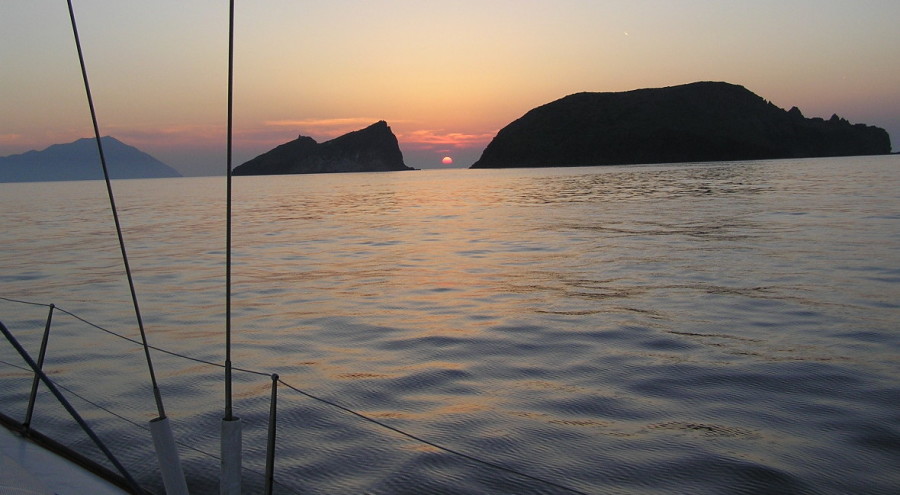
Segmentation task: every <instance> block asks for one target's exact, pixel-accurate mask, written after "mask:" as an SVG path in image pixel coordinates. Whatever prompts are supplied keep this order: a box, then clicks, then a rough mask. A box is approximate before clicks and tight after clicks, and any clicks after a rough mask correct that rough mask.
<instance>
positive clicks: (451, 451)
mask: <svg viewBox="0 0 900 495" xmlns="http://www.w3.org/2000/svg"><path fill="white" fill-rule="evenodd" d="M0 300H5V301H9V302H15V303H22V304H31V305H36V306H49V305H48V304H43V303H33V302H28V301H21V300H17V299H11V298H7V297H3V296H0ZM55 307H56V310H57V311H59V312H61V313H65V314H67V315H69V316H71V317H73V318H75V319H77V320H80V321H81V322H83V323H85V324H87V325H90V326H92V327H94V328H96V329H98V330H100V331H102V332H105V333H108V334H110V335H112V336H114V337H118V338H120V339H123V340H127V341H129V342H132V343H134V344H138V345H140V342H137V341H136V340H134V339H131V338H129V337H126V336H124V335H121V334H118V333H116V332H113V331H112V330H108V329H106V328H103V327H102V326H100V325H97V324H96V323H92V322H90V321H88V320H85V319H84V318H82V317H80V316H78V315H76V314H75V313H72V312H70V311H67V310H65V309H63V308H60V307H59V306H55ZM150 348H151V349H153V350H155V351H159V352H162V353H165V354H168V355H170V356H175V357H180V358H182V359H187V360H189V361H194V362H197V363H202V364H206V365H209V366H215V367H219V368H223V367H224V366H223V365H222V364H220V363H214V362H211V361H206V360H203V359H198V358H193V357H190V356H186V355H184V354H179V353H177V352H172V351H168V350H165V349H161V348H159V347H154V346H150ZM233 369H234V370H236V371H241V372H244V373H250V374H254V375H260V376H265V377H271V373H264V372H262V371H256V370H251V369H245V368H233ZM278 382H279V383H281V384H282V385H284V386H285V387H287V388H289V389H291V390H293V391H294V392H296V393H298V394H300V395H303V396H305V397H307V398H309V399H312V400H314V401H317V402H320V403H322V404H325V405H327V406H330V407H333V408H335V409H338V410H341V411H344V412H346V413H348V414H351V415H353V416H356V417H358V418H360V419H362V420H364V421H368V422H370V423H372V424H374V425H376V426H379V427H381V428H384V429H386V430H390V431H393V432H395V433H397V434H399V435H402V436H404V437H406V438H409V439H411V440H415V441H417V442H420V443H423V444H425V445H428V446H431V447H434V448H435V449H438V450H440V451H442V452H445V453H447V454H451V455H454V456H457V457H460V458H463V459H466V460H468V461H471V462H474V463H476V464H481V465H482V466H486V467H489V468H491V469H496V470H498V471H503V472H506V473H509V474H513V475H516V476H520V477H522V478H525V479H529V480H532V481H537V482H539V483H542V484H545V485H547V486H552V487H555V488H559V489H561V490H564V491H567V492H570V493H577V494H580V495H587V493H586V492H583V491H580V490H576V489H574V488H571V487H568V486H565V485H562V484H559V483H556V482H554V481H550V480H546V479H543V478H539V477H537V476H532V475H530V474H528V473H523V472H522V471H518V470H515V469H512V468H509V467H506V466H503V465H501V464H497V463H494V462H491V461H486V460H484V459H481V458H478V457H475V456H473V455H470V454H466V453H464V452H460V451H458V450H454V449H451V448H449V447H444V446H443V445H440V444H437V443H434V442H432V441H430V440H426V439H424V438H422V437H419V436H417V435H414V434H412V433H407V432H405V431H403V430H401V429H399V428H397V427H394V426H391V425H389V424H387V423H383V422H381V421H378V420H377V419H374V418H370V417H369V416H366V415H365V414H362V413H360V412H357V411H354V410H353V409H350V408H349V407H345V406H342V405H340V404H338V403H337V402H334V401H331V400H328V399H323V398H321V397H318V396H316V395H313V394H311V393H309V392H305V391H303V390H301V389H299V388H297V387H295V386H293V385H291V384H290V383H287V382H285V381H284V380H282V379H280V378H279V379H278ZM182 445H183V444H182ZM191 448H193V447H191ZM194 450H198V451H200V450H199V449H194ZM200 452H202V451H200ZM204 453H205V452H204ZM207 455H212V454H207Z"/></svg>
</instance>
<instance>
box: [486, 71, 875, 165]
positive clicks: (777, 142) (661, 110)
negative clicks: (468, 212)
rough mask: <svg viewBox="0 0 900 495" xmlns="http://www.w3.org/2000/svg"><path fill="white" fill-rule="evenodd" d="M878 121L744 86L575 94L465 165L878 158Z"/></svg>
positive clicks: (516, 126) (522, 122) (536, 112)
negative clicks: (810, 113) (781, 101)
mask: <svg viewBox="0 0 900 495" xmlns="http://www.w3.org/2000/svg"><path fill="white" fill-rule="evenodd" d="M890 152H891V141H890V137H889V136H888V133H887V132H886V131H885V130H884V129H881V128H878V127H873V126H867V125H864V124H851V123H850V122H848V121H847V120H845V119H842V118H840V117H838V116H837V115H833V116H832V117H831V118H830V119H829V120H824V119H821V118H809V119H808V118H806V117H804V116H803V114H802V113H801V112H800V110H799V109H798V108H797V107H793V108H791V109H790V110H789V111H785V110H784V109H781V108H779V107H777V106H775V105H774V104H772V103H770V102H768V101H766V100H764V99H763V98H761V97H759V96H757V95H756V94H754V93H752V92H751V91H749V90H747V89H745V88H744V87H742V86H737V85H734V84H728V83H724V82H697V83H692V84H685V85H681V86H671V87H666V88H655V89H638V90H634V91H626V92H620V93H577V94H573V95H569V96H566V97H564V98H562V99H559V100H557V101H554V102H552V103H548V104H546V105H543V106H540V107H537V108H535V109H533V110H531V111H529V112H528V113H526V114H525V115H524V116H522V117H521V118H519V119H518V120H516V121H514V122H512V123H511V124H509V125H507V126H506V127H504V128H503V129H501V130H500V132H499V133H497V135H496V136H495V137H494V139H493V140H492V141H491V142H490V144H488V146H487V148H486V149H485V150H484V152H483V153H482V155H481V158H480V159H479V160H478V161H477V162H475V164H474V165H472V167H471V168H506V167H552V166H583V165H618V164H638V163H679V162H694V161H723V160H756V159H776V158H804V157H825V156H851V155H878V154H887V153H890Z"/></svg>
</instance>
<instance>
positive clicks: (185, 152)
mask: <svg viewBox="0 0 900 495" xmlns="http://www.w3.org/2000/svg"><path fill="white" fill-rule="evenodd" d="M74 4H75V12H76V16H77V19H78V23H79V31H80V34H81V38H82V43H83V48H84V50H85V56H86V62H87V66H88V71H89V74H90V78H91V85H92V89H93V91H94V99H95V103H96V107H97V112H98V117H99V121H100V128H101V132H102V133H103V134H104V135H112V136H115V137H117V138H118V139H120V140H122V141H124V142H125V143H127V144H130V145H133V146H136V147H138V148H140V149H142V150H144V151H147V152H149V153H150V154H152V155H154V156H155V157H157V158H159V159H161V160H162V161H164V162H166V163H168V164H169V165H172V166H173V167H175V168H176V169H178V170H179V171H181V172H182V173H184V174H185V175H210V174H223V173H224V170H225V122H226V120H225V119H226V113H225V112H226V68H227V16H228V1H227V0H190V1H183V0H152V1H150V0H140V1H139V0H115V1H112V0H75V1H74ZM898 21H900V1H897V0H855V1H850V0H773V1H769V0H752V1H747V0H742V1H725V0H705V1H701V0H678V1H673V0H667V1H662V0H660V1H651V0H627V1H624V0H623V1H618V0H610V1H600V0H553V1H549V0H548V1H529V0H516V1H512V0H509V1H505V0H504V1H494V0H478V1H469V0H453V1H443V2H438V1H428V0H418V1H405V0H403V1H401V0H397V1H350V0H329V1H327V2H326V1H322V2H312V1H301V0H260V1H257V0H254V1H250V0H238V1H237V8H236V27H235V32H236V49H235V100H234V103H235V114H234V115H235V157H234V164H235V165H238V164H240V163H243V162H244V161H246V160H248V159H250V158H252V157H254V156H256V155H258V154H260V153H263V152H265V151H268V150H269V149H271V148H273V147H274V146H276V145H278V144H281V143H284V142H287V141H290V140H292V139H295V138H296V137H297V135H298V134H303V135H308V136H312V137H313V138H315V139H316V140H317V141H320V142H321V141H325V140H327V139H331V138H332V137H336V136H338V135H340V134H343V133H345V132H348V131H351V130H356V129H360V128H362V127H365V126H367V125H369V124H372V123H374V122H376V121H378V120H386V121H387V122H388V124H389V125H390V126H391V128H392V129H393V131H394V133H395V134H396V135H397V137H398V139H399V141H400V147H401V149H402V150H403V153H404V158H405V161H406V164H407V165H409V166H412V167H416V168H439V167H446V166H447V165H443V164H442V163H441V159H442V158H443V157H444V156H451V157H453V159H454V164H453V166H466V167H467V166H469V165H471V164H472V163H473V162H474V161H475V160H476V159H477V158H478V157H479V156H480V154H481V151H482V150H483V149H484V147H485V146H486V145H487V143H488V142H489V141H490V139H491V138H492V137H493V136H494V135H495V134H496V132H497V131H498V130H499V129H500V128H502V127H503V126H505V125H506V124H508V123H509V122H511V121H513V120H515V119H516V118H518V117H520V116H521V115H522V114H524V113H525V112H526V111H528V110H530V109H531V108H533V107H535V106H538V105H541V104H544V103H548V102H550V101H553V100H556V99H558V98H561V97H563V96H565V95H568V94H571V93H576V92H581V91H624V90H631V89H637V88H648V87H661V86H671V85H676V84H683V83H688V82H694V81H701V80H712V81H726V82H730V83H734V84H740V85H743V86H745V87H746V88H747V89H749V90H751V91H753V92H754V93H756V94H758V95H760V96H762V97H763V98H766V99H768V100H770V101H772V102H773V103H775V104H776V105H778V106H780V107H782V108H785V109H788V108H790V107H791V106H795V105H796V106H798V107H799V108H800V109H801V110H802V111H803V113H804V114H805V115H806V116H807V117H824V118H828V117H830V116H831V114H832V113H837V114H838V115H840V116H842V117H844V118H846V119H848V120H850V121H851V122H854V123H857V122H863V123H866V124H870V125H877V126H879V127H883V128H885V129H887V130H888V132H889V133H890V134H891V138H892V143H893V147H894V149H895V150H897V149H900V144H898V143H900V28H898ZM0 38H2V43H0V88H2V91H0V115H2V119H0V156H5V155H9V154H14V153H22V152H25V151H28V150H32V149H43V148H45V147H47V146H49V145H51V144H55V143H64V142H70V141H73V140H75V139H77V138H80V137H87V136H91V135H92V130H91V124H90V114H89V113H88V108H87V103H86V100H85V97H84V89H83V87H82V83H81V75H80V72H79V68H78V60H77V55H76V52H75V47H74V43H73V38H72V31H71V27H70V25H69V18H68V10H67V7H66V2H65V1H64V0H53V1H51V0H2V1H0Z"/></svg>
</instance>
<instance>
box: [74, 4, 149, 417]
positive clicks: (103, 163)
mask: <svg viewBox="0 0 900 495" xmlns="http://www.w3.org/2000/svg"><path fill="white" fill-rule="evenodd" d="M68 3H69V18H70V19H71V20H72V34H74V35H75V48H76V49H77V50H78V62H79V63H80V64H81V77H82V79H84V91H85V93H87V101H88V107H90V109H91V122H92V123H93V125H94V138H95V139H96V140H97V151H98V152H99V153H100V165H101V166H102V168H103V177H104V178H105V179H106V192H107V194H108V196H109V206H110V208H111V209H112V215H113V220H114V221H115V224H116V234H117V235H118V237H119V249H120V250H121V251H122V262H123V263H124V264H125V275H126V276H127V278H128V287H129V288H130V289H131V302H132V304H133V305H134V314H135V317H136V318H137V323H138V328H139V329H140V331H141V341H142V342H143V346H144V355H145V356H146V358H147V368H149V370H150V381H151V383H152V384H153V396H154V398H155V399H156V409H157V411H158V412H159V417H160V418H161V419H163V418H165V417H166V411H165V408H163V402H162V396H161V395H160V393H159V387H158V386H157V384H156V374H155V373H154V372H153V362H152V361H151V360H150V349H149V348H148V346H147V334H146V332H145V331H144V320H143V318H141V309H140V307H139V306H138V299H137V291H135V289H134V279H133V278H132V276H131V267H130V266H129V264H128V253H127V252H126V251H125V238H124V237H123V236H122V226H121V224H120V223H119V213H118V211H117V210H116V200H115V198H114V197H113V190H112V183H111V182H110V180H109V169H108V168H107V167H106V157H105V155H104V154H103V143H102V141H101V140H100V127H99V126H98V125H97V112H96V111H95V110H94V98H93V97H92V96H91V85H90V84H89V83H88V74H87V67H86V66H85V63H84V54H83V53H82V51H81V39H80V38H79V37H78V26H77V24H76V22H75V10H74V9H73V8H72V0H68Z"/></svg>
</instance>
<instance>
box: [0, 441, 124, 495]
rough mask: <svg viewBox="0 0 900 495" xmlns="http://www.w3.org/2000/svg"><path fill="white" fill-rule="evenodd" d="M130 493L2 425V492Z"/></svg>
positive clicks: (26, 494)
mask: <svg viewBox="0 0 900 495" xmlns="http://www.w3.org/2000/svg"><path fill="white" fill-rule="evenodd" d="M127 493H128V492H126V491H124V490H122V489H121V488H119V487H117V486H115V485H113V484H112V483H110V482H108V481H106V480H104V479H102V478H100V477H99V476H97V475H95V474H93V473H90V472H88V471H86V470H85V469H83V468H81V467H80V466H78V465H76V464H73V463H72V462H70V461H68V460H66V459H63V458H62V457H59V456H57V455H56V454H54V453H52V452H50V451H48V450H45V449H44V448H42V447H41V446H39V445H36V444H34V443H32V442H30V441H28V440H26V439H24V438H22V437H21V436H19V435H16V434H15V433H12V432H10V431H9V430H7V429H6V428H4V427H2V426H0V494H2V495H7V494H9V495H13V494H15V495H32V494H40V495H54V494H57V495H88V494H91V495H93V494H96V495H123V494H127Z"/></svg>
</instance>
